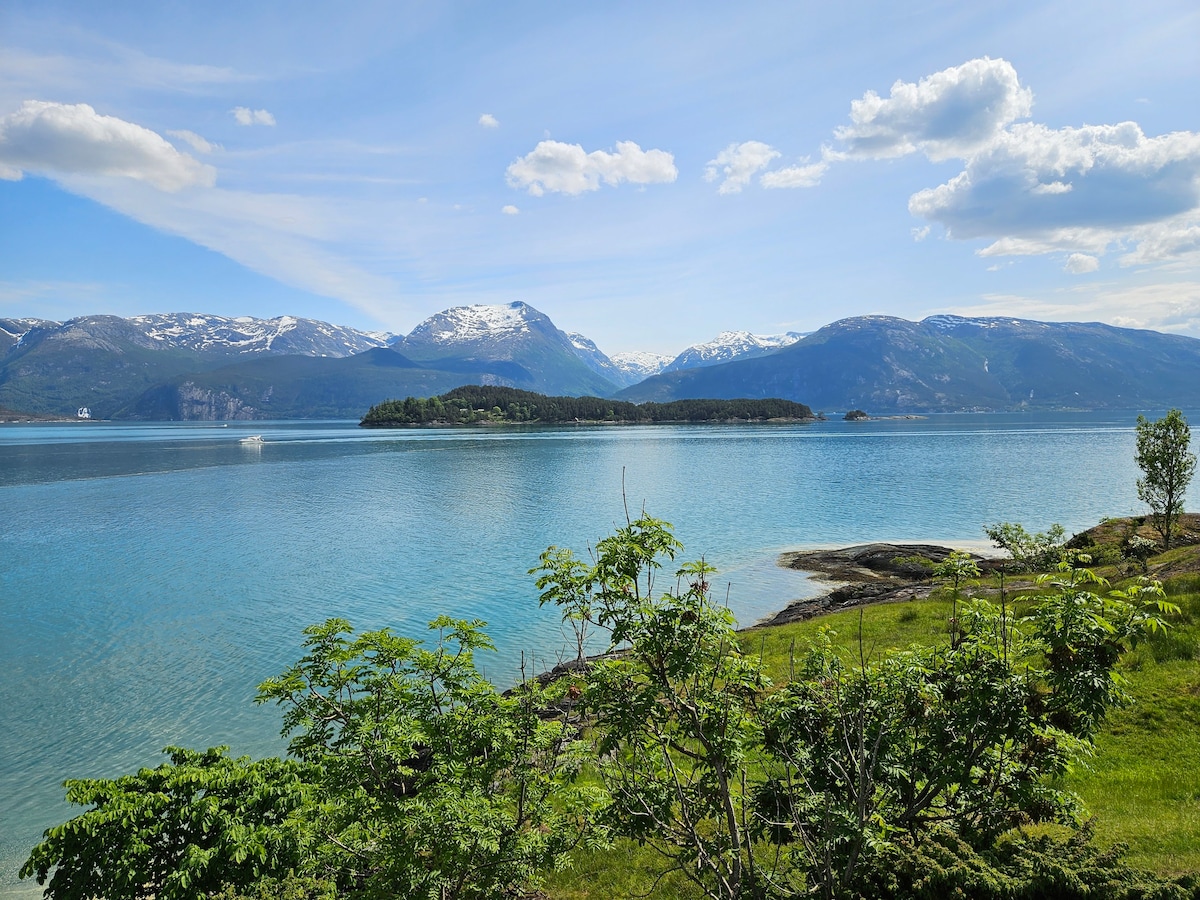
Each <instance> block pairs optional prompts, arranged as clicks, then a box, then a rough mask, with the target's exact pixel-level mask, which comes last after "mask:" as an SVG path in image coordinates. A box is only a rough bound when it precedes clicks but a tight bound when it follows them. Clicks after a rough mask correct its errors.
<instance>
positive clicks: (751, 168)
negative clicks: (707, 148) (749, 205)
mask: <svg viewBox="0 0 1200 900" xmlns="http://www.w3.org/2000/svg"><path fill="white" fill-rule="evenodd" d="M781 155H782V154H781V153H780V152H779V151H778V150H776V149H775V148H774V147H772V146H771V145H770V144H764V143H763V142H762V141H743V142H742V143H740V144H730V145H729V146H728V147H726V148H725V149H724V150H722V151H721V152H720V153H718V154H717V158H716V159H710V160H709V161H708V163H707V164H706V165H705V168H704V180H705V181H716V180H717V179H718V178H720V177H722V176H724V181H722V182H721V186H720V187H718V188H717V193H718V194H737V193H739V192H740V191H741V190H742V188H744V187H745V186H746V185H747V184H749V183H750V179H751V178H753V177H754V176H755V174H756V173H757V172H758V171H759V170H761V169H765V168H766V167H767V166H769V165H770V164H771V162H772V160H775V159H778V158H779V157H780V156H781ZM771 187H793V185H782V184H780V185H771Z"/></svg>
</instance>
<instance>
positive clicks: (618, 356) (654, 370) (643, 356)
mask: <svg viewBox="0 0 1200 900" xmlns="http://www.w3.org/2000/svg"><path fill="white" fill-rule="evenodd" d="M609 358H610V359H611V360H612V362H613V365H615V366H616V367H617V368H618V369H620V370H621V371H622V372H624V373H625V375H626V377H627V378H628V379H629V382H628V383H629V384H637V383H638V382H639V381H641V380H643V379H645V378H649V377H650V376H651V375H657V374H658V373H659V372H661V371H662V370H663V369H664V368H666V366H667V364H668V363H670V362H671V361H672V360H673V359H675V357H673V356H668V355H666V354H665V353H651V352H649V351H648V350H631V351H628V352H626V353H614V354H613V355H612V356H611V357H609Z"/></svg>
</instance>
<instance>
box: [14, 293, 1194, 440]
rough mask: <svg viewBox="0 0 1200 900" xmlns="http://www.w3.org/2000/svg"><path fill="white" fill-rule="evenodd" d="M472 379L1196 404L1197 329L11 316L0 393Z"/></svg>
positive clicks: (356, 399)
mask: <svg viewBox="0 0 1200 900" xmlns="http://www.w3.org/2000/svg"><path fill="white" fill-rule="evenodd" d="M461 384H481V385H502V386H507V387H515V388H520V389H523V390H531V391H537V392H539V393H546V394H558V395H566V396H583V395H592V396H599V397H618V398H620V399H626V400H632V401H635V402H645V401H648V400H653V401H670V400H679V399H694V398H713V399H734V398H743V397H745V398H768V397H778V398H781V399H786V400H794V401H797V402H801V403H807V404H808V405H809V406H811V407H813V408H814V409H817V410H822V409H823V410H827V411H835V410H845V409H851V408H861V409H865V410H867V411H868V412H869V413H873V414H883V413H910V412H928V411H955V410H971V409H1045V408H1081V409H1095V408H1154V407H1159V406H1184V407H1187V406H1197V405H1200V341H1198V340H1195V339H1193V338H1186V337H1179V336H1176V335H1166V334H1160V333H1157V332H1152V331H1137V330H1132V329H1122V328H1113V327H1111V326H1107V325H1098V324H1074V323H1045V322H1032V321H1026V320H1020V319H1010V318H986V319H971V318H962V317H956V316H933V317H930V318H928V319H925V320H924V321H921V322H909V321H906V320H904V319H896V318H890V317H886V316H861V317H857V318H851V319H843V320H840V321H838V322H834V323H833V324H831V325H828V326H826V327H825V328H822V329H821V330H820V331H817V332H814V333H812V334H808V335H800V334H797V333H794V332H793V333H788V334H786V335H775V336H759V335H752V334H750V333H748V332H722V333H721V334H720V335H718V336H717V338H715V339H714V340H713V341H710V342H707V343H704V344H697V345H694V346H692V347H689V348H687V349H686V350H684V351H683V352H682V353H680V354H679V355H677V356H676V357H674V358H669V357H665V356H660V355H656V354H647V353H640V354H639V353H626V354H614V355H613V356H611V357H610V356H607V355H606V354H604V353H603V352H602V351H601V350H600V349H599V348H598V347H597V346H596V344H595V343H594V342H593V341H591V340H590V339H589V338H587V337H586V336H584V335H581V334H573V333H566V332H563V331H561V330H559V329H558V328H557V327H556V326H555V325H554V323H553V322H551V320H550V319H549V317H547V316H546V315H544V314H543V313H541V312H539V311H538V310H536V309H534V308H533V307H531V306H529V305H527V304H525V303H519V302H518V303H511V304H506V305H500V306H469V307H456V308H453V309H448V310H445V311H443V312H440V313H438V314H437V315H435V316H431V317H430V318H429V319H426V320H425V321H424V322H422V323H421V324H420V325H418V326H417V327H416V328H414V329H413V331H412V332H411V333H409V334H408V335H391V334H384V333H371V332H363V331H357V330H355V329H351V328H343V327H340V326H336V325H330V324H328V323H325V322H317V321H314V320H310V319H299V318H292V317H287V316H284V317H280V318H277V319H269V320H263V319H253V318H237V319H230V318H224V317H220V316H209V315H196V314H191V313H177V314H167V315H155V316H137V317H134V318H129V319H122V318H118V317H116V316H86V317H82V318H78V319H72V320H70V321H68V322H61V323H60V322H50V321H45V320H41V319H0V406H3V407H7V408H10V409H15V410H22V411H25V412H28V413H39V414H58V415H74V414H75V413H76V411H77V410H78V409H79V408H81V407H88V408H89V410H90V412H91V414H92V416H93V417H95V418H142V419H200V420H211V419H255V418H293V417H299V418H357V417H360V416H361V415H362V414H363V413H364V412H365V411H366V410H367V409H368V408H369V407H370V406H372V405H374V404H376V403H379V402H381V401H383V400H386V399H391V398H403V397H406V396H421V397H427V396H432V395H434V394H439V393H444V392H445V391H448V390H450V389H452V388H454V387H457V386H459V385H461Z"/></svg>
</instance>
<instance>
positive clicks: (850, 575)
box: [757, 543, 987, 626]
mask: <svg viewBox="0 0 1200 900" xmlns="http://www.w3.org/2000/svg"><path fill="white" fill-rule="evenodd" d="M952 552H953V550H952V549H951V548H950V547H940V546H937V545H935V544H885V543H877V544H858V545H856V546H853V547H840V548H837V549H833V550H800V551H795V552H792V553H784V554H783V555H782V556H781V557H780V559H779V564H780V565H781V566H786V567H787V568H790V569H799V570H801V571H804V572H813V573H815V574H816V575H817V577H821V578H827V579H829V580H830V581H835V582H841V583H840V584H839V585H838V586H837V587H834V588H833V589H832V590H830V591H829V593H827V594H822V595H821V596H819V597H811V598H808V599H805V600H796V601H794V602H792V603H790V604H788V605H787V606H786V607H785V608H784V609H783V610H781V611H780V612H778V613H776V614H775V615H774V616H772V617H771V618H769V619H765V620H763V621H761V622H758V623H757V625H760V626H763V625H786V624H788V623H789V622H802V621H804V620H806V619H812V618H814V617H816V616H820V615H824V614H825V613H830V612H838V611H839V610H843V609H851V608H853V607H855V606H864V605H866V604H868V603H896V602H899V601H906V600H923V599H925V598H926V597H928V596H929V595H930V594H931V593H932V592H933V589H934V588H935V587H936V585H935V584H934V583H933V577H932V570H933V567H934V566H936V565H937V564H938V563H940V562H942V561H944V560H945V559H946V557H948V556H949V555H950V554H951V553H952ZM972 558H973V559H974V560H975V562H976V564H977V565H980V567H981V568H982V567H984V566H986V565H987V560H985V559H984V558H983V557H980V556H976V555H974V554H972Z"/></svg>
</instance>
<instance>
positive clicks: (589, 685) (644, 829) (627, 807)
mask: <svg viewBox="0 0 1200 900" xmlns="http://www.w3.org/2000/svg"><path fill="white" fill-rule="evenodd" d="M681 546H682V545H681V544H680V543H679V541H677V540H676V539H675V537H674V535H673V534H672V533H671V530H670V526H669V525H668V523H666V522H663V521H661V520H659V519H655V518H652V517H650V516H646V515H642V516H641V517H640V518H638V519H637V520H636V521H633V522H630V523H628V524H627V525H626V526H625V527H623V528H620V529H618V530H617V532H616V534H614V535H612V536H610V537H607V538H605V539H603V540H601V541H600V542H598V543H597V545H596V562H595V564H594V565H591V566H588V565H585V564H583V563H582V562H581V561H580V560H578V559H577V558H576V557H574V556H572V555H571V554H570V553H569V552H568V551H560V550H558V549H557V548H551V549H550V550H548V551H547V552H546V553H545V554H543V555H542V565H541V566H540V567H539V568H537V569H535V570H534V572H535V573H543V574H542V577H540V578H539V579H538V587H540V588H541V589H542V591H543V593H542V595H541V599H542V602H543V603H547V602H549V603H555V604H557V605H559V606H561V607H562V608H563V610H564V613H563V617H564V619H568V620H570V621H575V620H579V621H590V620H591V617H592V615H593V613H594V616H595V621H596V623H597V625H599V626H600V627H602V628H604V629H607V631H608V632H609V635H610V639H611V649H614V650H617V649H620V650H621V652H620V653H618V654H617V655H615V656H614V657H613V658H609V659H607V660H603V661H600V662H597V663H594V664H593V665H592V666H591V667H590V668H589V670H588V671H587V674H586V687H585V690H584V693H583V697H582V701H583V707H584V709H585V710H586V713H587V715H588V716H589V723H590V725H591V728H590V734H591V735H592V737H593V739H594V740H595V742H596V756H597V763H598V765H597V770H598V774H599V776H600V778H601V779H602V780H603V782H604V786H605V788H606V789H607V790H608V793H609V795H610V805H609V809H608V816H607V822H608V824H609V825H610V826H611V827H612V829H613V831H614V832H615V833H617V834H620V835H623V836H625V837H629V838H632V839H634V840H636V841H639V842H641V843H644V844H648V845H649V846H651V847H652V848H654V849H655V850H656V851H658V852H659V853H661V854H662V855H663V856H664V857H665V858H666V859H667V860H669V861H670V868H671V870H674V871H678V872H680V873H681V874H682V875H684V876H685V877H686V878H688V879H689V880H691V881H692V882H693V883H694V884H695V885H696V886H697V887H698V888H699V889H700V890H701V891H702V892H703V893H704V895H705V896H706V897H709V898H711V900H738V898H743V897H748V896H758V894H756V893H755V891H765V890H766V889H767V886H768V885H770V886H772V889H773V890H774V891H775V896H780V897H783V896H787V895H788V890H789V889H788V883H787V880H788V873H789V870H791V869H793V867H792V866H791V865H790V862H791V860H790V857H789V855H787V854H781V853H779V852H775V853H770V854H767V855H766V858H763V857H762V856H761V855H760V854H758V853H756V839H755V834H756V833H757V832H758V831H760V830H761V827H760V821H759V819H758V818H757V817H756V814H755V812H754V809H753V806H754V804H753V802H752V796H751V792H750V791H749V790H748V782H749V781H750V780H751V774H752V772H753V770H754V768H755V755H756V753H757V751H758V748H759V746H760V734H759V726H758V721H757V714H756V710H757V705H758V700H759V697H760V696H761V694H762V692H763V691H764V690H765V689H766V688H767V686H768V684H769V682H768V680H767V678H766V676H765V675H764V673H763V671H762V668H761V666H760V665H759V662H758V660H756V659H754V658H752V657H747V656H744V655H743V654H742V653H741V651H740V648H739V646H738V643H737V636H736V634H735V627H736V626H735V623H734V620H733V616H732V614H731V613H730V612H729V610H728V609H725V608H723V607H720V606H717V605H716V604H714V603H713V602H712V600H711V596H710V592H709V582H710V576H711V575H712V573H713V572H714V571H715V570H714V569H713V568H712V567H711V566H709V565H707V564H706V563H704V562H703V561H702V560H701V561H696V562H689V563H685V564H683V565H681V566H679V567H678V568H677V569H676V570H675V571H674V573H673V574H674V575H675V579H674V584H673V585H672V586H671V587H669V588H668V589H667V590H665V591H660V590H659V589H658V588H657V587H656V585H655V576H656V575H657V574H659V573H660V572H661V570H662V567H663V566H664V564H666V563H669V562H672V561H673V560H674V557H675V553H676V551H677V550H679V549H681ZM668 571H670V570H668ZM584 612H586V613H587V617H586V618H585V617H584V615H583V613H584ZM760 846H761V845H760Z"/></svg>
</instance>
